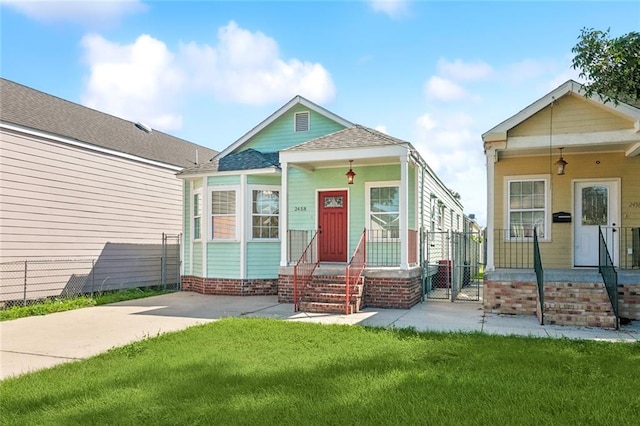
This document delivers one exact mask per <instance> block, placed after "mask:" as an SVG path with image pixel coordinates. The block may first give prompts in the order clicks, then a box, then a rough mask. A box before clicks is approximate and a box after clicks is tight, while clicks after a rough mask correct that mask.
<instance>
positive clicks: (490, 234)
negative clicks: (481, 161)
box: [484, 148, 498, 271]
mask: <svg viewBox="0 0 640 426" xmlns="http://www.w3.org/2000/svg"><path fill="white" fill-rule="evenodd" d="M485 155H486V157H487V228H486V230H487V231H486V232H487V235H486V238H487V264H486V265H485V268H484V270H485V271H493V270H495V269H496V267H495V264H494V256H493V247H494V241H493V239H494V238H495V232H494V230H495V223H494V222H495V216H494V213H495V212H494V207H493V206H494V200H495V186H494V180H495V162H496V160H497V155H498V153H497V152H496V150H495V149H493V148H490V149H489V150H487V152H486V154H485Z"/></svg>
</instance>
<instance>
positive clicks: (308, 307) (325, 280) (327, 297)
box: [298, 275, 364, 314]
mask: <svg viewBox="0 0 640 426" xmlns="http://www.w3.org/2000/svg"><path fill="white" fill-rule="evenodd" d="M346 288H347V285H346V278H345V277H344V276H325V275H314V277H313V278H312V280H311V282H310V283H309V285H308V286H307V288H306V289H305V290H304V293H303V294H302V296H301V298H300V304H299V305H298V309H299V310H300V311H302V312H314V313H325V314H344V313H347V314H353V313H356V312H360V310H361V309H362V308H363V307H364V300H363V299H364V298H363V293H364V285H363V284H362V282H360V283H359V284H356V285H352V286H351V292H350V299H351V300H350V303H349V308H348V312H346V310H345V302H346V297H347V296H346Z"/></svg>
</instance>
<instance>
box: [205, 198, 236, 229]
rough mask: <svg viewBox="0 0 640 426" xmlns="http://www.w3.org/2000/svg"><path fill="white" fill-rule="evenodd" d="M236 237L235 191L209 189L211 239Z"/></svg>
mask: <svg viewBox="0 0 640 426" xmlns="http://www.w3.org/2000/svg"><path fill="white" fill-rule="evenodd" d="M236 238H237V237H236V191H235V190H233V189H230V190H214V191H211V239H213V240H234V239H236Z"/></svg>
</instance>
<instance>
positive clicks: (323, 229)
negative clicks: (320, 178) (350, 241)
mask: <svg viewBox="0 0 640 426" xmlns="http://www.w3.org/2000/svg"><path fill="white" fill-rule="evenodd" d="M318 218H319V220H318V224H319V225H320V235H319V237H320V240H319V245H320V249H319V251H320V261H321V262H346V261H347V191H325V192H320V193H319V195H318Z"/></svg>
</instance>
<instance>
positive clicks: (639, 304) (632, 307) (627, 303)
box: [618, 284, 640, 320]
mask: <svg viewBox="0 0 640 426" xmlns="http://www.w3.org/2000/svg"><path fill="white" fill-rule="evenodd" d="M618 311H619V312H618V314H619V315H620V316H621V317H622V318H628V319H632V320H640V285H637V284H635V285H634V284H622V285H620V286H618Z"/></svg>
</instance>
